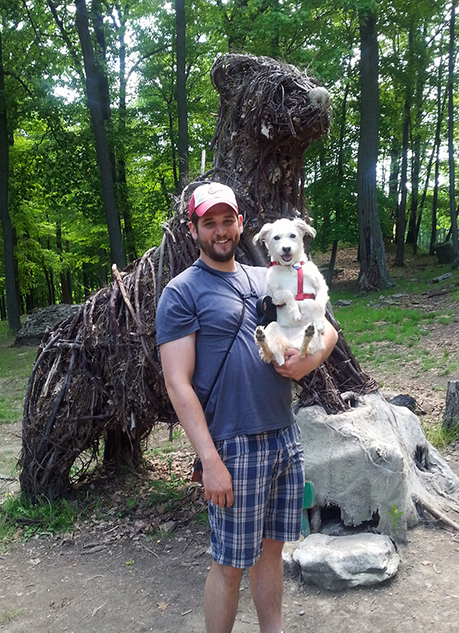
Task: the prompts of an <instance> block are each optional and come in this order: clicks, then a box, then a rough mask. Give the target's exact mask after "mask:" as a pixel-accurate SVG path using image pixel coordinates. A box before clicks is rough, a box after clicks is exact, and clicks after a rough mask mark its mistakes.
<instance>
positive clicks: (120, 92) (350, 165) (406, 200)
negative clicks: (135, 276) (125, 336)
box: [0, 0, 459, 329]
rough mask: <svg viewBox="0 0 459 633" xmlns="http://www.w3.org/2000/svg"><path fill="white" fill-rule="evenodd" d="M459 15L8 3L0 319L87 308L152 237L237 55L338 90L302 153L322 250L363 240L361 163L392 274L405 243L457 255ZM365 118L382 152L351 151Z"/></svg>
mask: <svg viewBox="0 0 459 633" xmlns="http://www.w3.org/2000/svg"><path fill="white" fill-rule="evenodd" d="M455 11H456V0H454V1H453V2H451V1H450V2H441V1H436V0H428V1H427V0H417V1H416V2H411V1H409V2H407V1H406V0H404V1H403V2H401V1H399V0H387V1H385V0H384V1H383V0H380V1H374V0H359V1H358V2H357V1H356V0H347V1H343V2H332V1H319V0H310V1H309V2H295V1H290V0H227V1H223V0H215V1H214V0H207V1H204V0H202V1H201V0H198V1H197V2H189V1H188V0H186V1H184V0H177V1H176V2H175V3H169V2H165V3H164V2H157V1H156V0H140V1H138V2H134V3H132V2H129V1H128V0H121V1H118V2H112V1H111V0H106V1H102V0H86V1H85V0H75V1H74V2H71V1H70V0H34V1H33V2H32V0H0V14H1V20H2V22H1V27H0V219H1V226H2V232H1V233H0V239H1V240H2V249H3V250H2V252H3V258H2V259H0V312H1V317H2V318H6V314H7V305H8V306H9V307H8V316H10V315H9V313H10V312H11V297H12V296H13V295H14V296H15V298H16V302H17V307H18V314H22V313H24V312H27V311H30V310H31V309H33V308H34V307H37V306H45V305H48V304H51V303H55V302H66V303H81V302H82V301H84V300H85V298H86V297H87V296H88V295H89V293H91V292H93V291H95V290H97V289H98V288H100V287H101V285H103V284H104V283H106V281H107V279H108V278H109V276H110V269H111V263H112V262H115V263H117V265H118V267H120V268H122V267H123V266H125V265H126V264H128V263H129V262H131V261H133V260H135V259H136V258H138V257H140V256H141V255H142V254H143V253H144V252H145V251H146V250H148V249H149V248H151V247H152V246H154V245H158V244H159V243H160V241H161V236H162V226H163V224H164V222H165V221H166V220H167V219H168V217H169V216H170V213H171V209H172V201H173V196H177V195H178V194H179V193H180V191H181V189H182V188H183V185H184V184H185V183H186V182H188V181H191V180H193V179H195V178H196V177H197V176H199V175H200V174H201V173H203V172H207V171H208V170H209V169H211V167H212V160H213V155H212V151H211V147H212V138H213V136H214V133H215V122H216V117H217V111H218V94H217V92H216V91H215V89H214V88H213V86H212V83H211V79H210V69H211V68H212V65H213V64H214V61H215V59H216V58H218V57H219V56H220V55H221V54H224V53H227V52H241V53H250V54H253V55H263V56H268V57H272V58H274V59H278V60H282V61H285V62H287V63H290V64H293V65H295V66H296V67H297V68H299V69H300V70H307V73H308V75H310V76H312V77H315V78H316V79H317V81H318V82H319V84H320V85H322V86H324V87H325V88H326V89H327V90H328V91H329V93H330V95H331V101H332V105H333V118H332V125H331V129H330V134H329V135H328V137H327V138H325V139H323V140H320V141H318V142H316V143H315V144H313V145H311V147H309V148H308V150H307V152H306V155H305V157H304V165H305V175H304V180H305V191H304V198H305V200H306V203H307V207H308V213H309V215H310V216H311V218H312V219H313V221H314V226H315V228H316V229H317V231H318V237H317V240H316V242H315V244H314V245H313V248H320V249H322V250H326V249H328V248H330V247H331V246H332V245H333V244H334V245H335V246H336V245H337V244H350V245H357V244H358V243H359V235H360V240H362V233H363V232H364V228H363V227H362V223H361V217H360V214H361V212H360V210H359V204H358V198H359V196H360V197H361V196H362V193H361V191H360V190H359V182H361V180H359V170H360V173H361V174H362V173H364V172H365V170H366V169H367V168H368V169H367V170H368V171H370V172H371V171H372V170H373V171H374V185H372V187H373V186H374V206H375V209H374V210H375V213H376V216H377V220H378V231H379V230H380V232H381V238H382V241H383V243H384V244H387V243H389V242H394V243H396V244H397V263H398V264H399V265H403V248H404V247H405V246H406V247H409V248H410V249H414V250H416V249H417V248H422V249H425V250H428V251H429V250H430V251H431V252H433V248H434V245H435V244H436V243H437V242H443V241H445V240H448V239H449V238H450V237H451V235H452V239H453V245H454V240H455V239H456V242H457V228H456V231H454V220H455V217H456V215H457V211H456V202H455V197H456V196H455V181H454V159H455V158H456V159H457V145H458V143H457V140H458V139H457V135H458V133H459V132H458V128H457V126H455V127H454V126H453V122H454V120H455V114H456V112H457V96H456V95H455V94H454V90H453V86H455V85H457V79H456V57H457V42H456V41H455V38H454V28H455ZM368 44H369V46H370V48H368V49H367V48H365V47H366V46H367V45H368ZM371 46H372V47H373V48H371ZM367 50H369V51H371V50H373V51H375V52H376V57H375V58H374V57H371V55H370V53H369V57H368V60H369V61H370V62H371V64H372V67H369V69H368V70H369V72H370V74H369V75H368V76H367V75H366V74H365V69H364V65H363V63H362V62H363V61H364V59H365V55H366V52H365V51H367ZM366 77H367V78H368V79H369V81H370V83H367V84H366V83H365V82H366V81H367V79H366ZM371 81H373V84H371ZM374 81H377V84H375V83H374ZM371 85H373V90H374V86H375V85H376V89H377V97H376V98H377V101H378V106H379V108H378V111H377V112H375V113H373V112H369V111H368V112H367V111H366V110H365V108H366V106H365V103H367V101H366V99H365V94H367V95H368V94H371V93H370V92H367V91H368V90H369V89H371ZM372 100H373V102H374V97H373V98H372ZM370 101H371V100H370ZM364 121H368V122H369V124H370V126H371V125H373V127H370V132H371V133H372V134H373V139H376V146H375V152H376V153H375V154H374V158H372V157H368V156H366V157H365V156H363V155H362V153H361V152H359V150H361V149H362V138H363V137H362V134H363V133H364V131H365V130H364ZM365 129H366V128H365ZM203 152H205V157H204V156H203ZM359 163H360V164H359ZM452 220H453V221H452ZM452 225H453V226H452ZM371 230H372V231H373V230H374V229H373V228H372V229H371ZM360 246H361V248H362V243H360ZM370 259H371V258H370ZM381 280H382V281H383V282H384V275H382V276H381ZM386 281H387V280H386ZM8 284H9V286H8ZM8 288H9V294H8ZM8 296H9V297H10V303H9V304H8ZM9 321H10V325H11V326H12V329H14V322H13V321H11V320H10V319H9Z"/></svg>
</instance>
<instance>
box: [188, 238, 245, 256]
mask: <svg viewBox="0 0 459 633" xmlns="http://www.w3.org/2000/svg"><path fill="white" fill-rule="evenodd" d="M239 239H240V235H236V236H235V237H234V238H232V239H231V248H229V245H228V244H225V250H224V249H221V250H218V248H219V247H220V248H221V246H222V245H217V246H215V245H214V244H213V243H208V242H203V241H201V239H200V238H199V235H198V238H197V240H196V241H197V243H198V246H199V248H200V249H201V251H202V252H203V253H204V254H205V255H207V257H209V258H210V259H213V260H214V261H215V262H229V261H231V260H232V259H233V257H234V254H235V252H236V249H237V246H238V244H239ZM226 249H227V250H226Z"/></svg>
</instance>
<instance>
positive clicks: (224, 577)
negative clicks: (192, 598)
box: [204, 561, 280, 633]
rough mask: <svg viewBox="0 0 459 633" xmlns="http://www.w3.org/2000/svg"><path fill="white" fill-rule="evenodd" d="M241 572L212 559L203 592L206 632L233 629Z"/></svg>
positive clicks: (221, 632)
mask: <svg viewBox="0 0 459 633" xmlns="http://www.w3.org/2000/svg"><path fill="white" fill-rule="evenodd" d="M243 572H244V570H243V569H237V568H236V567H229V566H227V565H220V564H219V563H216V562H215V561H212V566H211V568H210V571H209V574H208V576H207V581H206V589H205V593H204V615H205V619H206V631H207V633H231V631H232V630H233V624H234V620H235V618H236V612H237V604H238V599H239V585H240V584H241V578H242V574H243ZM279 631H280V629H279Z"/></svg>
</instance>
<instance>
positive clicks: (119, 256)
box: [75, 0, 126, 268]
mask: <svg viewBox="0 0 459 633" xmlns="http://www.w3.org/2000/svg"><path fill="white" fill-rule="evenodd" d="M75 6H76V14H75V19H76V25H77V29H78V36H79V38H80V44H81V50H82V53H83V59H84V67H85V72H86V91H87V97H88V107H89V112H90V115H91V122H92V128H93V132H94V141H95V146H96V154H97V162H98V165H99V171H100V180H101V186H102V199H103V204H104V210H105V218H106V221H107V228H108V235H109V239H110V251H111V261H112V263H116V264H117V266H118V268H124V267H125V266H126V255H125V253H124V248H123V240H122V237H121V225H120V219H119V216H118V210H117V207H116V198H115V188H114V182H113V173H112V165H111V161H110V152H109V146H108V139H107V133H106V130H105V126H104V119H103V113H102V106H101V102H100V94H99V82H98V75H97V71H96V63H95V57H94V49H93V46H92V42H91V35H90V33H89V23H88V12H87V9H86V3H85V0H75Z"/></svg>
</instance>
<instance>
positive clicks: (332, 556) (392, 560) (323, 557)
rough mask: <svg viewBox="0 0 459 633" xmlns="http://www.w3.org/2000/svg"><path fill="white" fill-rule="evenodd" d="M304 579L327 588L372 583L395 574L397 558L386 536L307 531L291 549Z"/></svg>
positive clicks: (344, 587) (398, 561)
mask: <svg viewBox="0 0 459 633" xmlns="http://www.w3.org/2000/svg"><path fill="white" fill-rule="evenodd" d="M293 560H294V561H295V562H297V563H298V564H299V565H300V567H301V573H302V575H303V578H304V580H305V582H307V583H311V584H314V585H317V586H318V587H322V588H324V589H329V590H331V591H340V590H342V589H347V588H348V587H356V586H357V585H375V584H377V583H380V582H383V581H384V580H387V579H388V578H392V576H394V575H395V574H396V573H397V570H398V566H399V563H400V557H399V555H398V554H397V552H396V550H395V547H394V545H393V543H392V541H391V539H390V538H389V537H388V536H384V535H381V534H353V535H352V536H326V535H324V534H311V535H310V536H308V537H307V538H306V539H305V540H304V541H303V542H302V543H301V544H300V545H299V547H298V548H297V549H296V550H295V551H294V553H293Z"/></svg>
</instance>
